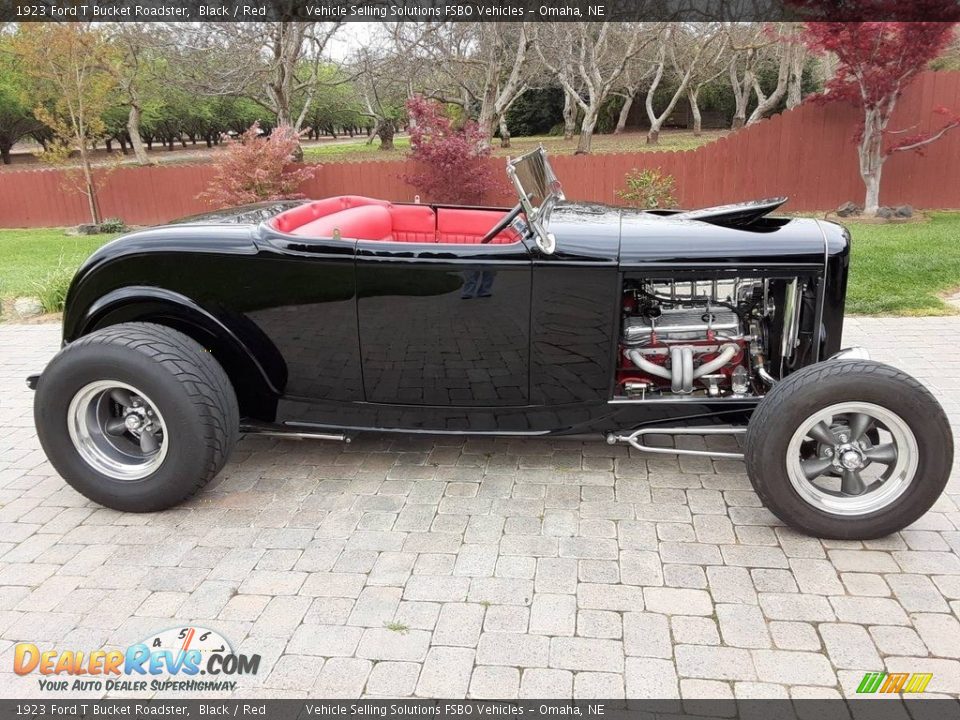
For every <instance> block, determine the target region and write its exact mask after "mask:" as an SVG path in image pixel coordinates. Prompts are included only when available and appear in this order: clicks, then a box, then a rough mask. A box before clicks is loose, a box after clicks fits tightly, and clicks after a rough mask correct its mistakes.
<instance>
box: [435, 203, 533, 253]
mask: <svg viewBox="0 0 960 720" xmlns="http://www.w3.org/2000/svg"><path fill="white" fill-rule="evenodd" d="M501 219H503V213H502V212H500V211H499V210H462V209H460V208H440V209H439V210H437V242H440V243H452V244H456V245H472V244H474V243H479V242H480V241H481V240H482V239H483V238H484V236H485V235H486V234H487V233H488V232H489V231H490V228H492V227H493V226H494V225H496V224H497V223H498V222H499V221H500V220H501ZM516 241H517V234H516V232H514V230H513V228H507V229H506V230H504V231H503V232H501V233H500V234H499V235H497V236H496V237H495V238H494V239H493V240H491V241H490V242H491V243H496V244H497V245H502V244H505V243H512V242H516Z"/></svg>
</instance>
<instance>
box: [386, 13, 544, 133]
mask: <svg viewBox="0 0 960 720" xmlns="http://www.w3.org/2000/svg"><path fill="white" fill-rule="evenodd" d="M392 34H393V38H394V42H395V45H396V49H397V51H398V52H397V54H398V55H401V56H403V57H406V58H410V57H418V56H419V57H421V58H426V59H428V60H429V61H430V65H431V67H432V72H430V71H428V72H426V73H424V74H423V75H422V76H420V77H418V78H417V84H418V85H419V86H420V88H421V92H422V94H423V95H424V96H425V97H431V98H434V99H438V100H442V101H444V102H455V103H457V104H459V105H462V106H463V107H464V109H465V110H466V112H467V113H468V114H471V113H472V111H473V110H476V112H477V118H478V119H477V124H478V125H479V127H480V131H481V133H482V134H483V137H484V138H485V142H488V143H489V142H490V140H491V139H492V138H493V134H494V132H495V131H496V130H497V127H498V126H499V125H500V121H501V118H502V117H503V116H504V115H505V114H506V112H507V109H508V108H509V107H510V105H511V104H512V103H513V102H514V100H516V99H517V98H518V97H519V96H520V95H521V94H523V92H524V91H525V90H526V89H527V88H528V87H529V81H530V76H531V70H532V66H533V63H532V62H531V56H530V55H531V54H530V45H531V43H532V38H531V36H530V24H529V23H525V22H521V23H510V22H474V23H463V22H441V23H397V24H396V26H395V27H394V29H393V31H392ZM441 79H442V81H441V82H438V80H441Z"/></svg>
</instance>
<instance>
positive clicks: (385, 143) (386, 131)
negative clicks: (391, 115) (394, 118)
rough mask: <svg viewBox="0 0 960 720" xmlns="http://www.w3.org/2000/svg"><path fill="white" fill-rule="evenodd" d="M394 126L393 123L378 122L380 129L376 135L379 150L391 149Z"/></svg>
mask: <svg viewBox="0 0 960 720" xmlns="http://www.w3.org/2000/svg"><path fill="white" fill-rule="evenodd" d="M394 132H395V128H394V127H393V123H389V122H385V123H381V124H380V129H379V130H378V131H377V137H379V138H380V149H381V150H393V134H394Z"/></svg>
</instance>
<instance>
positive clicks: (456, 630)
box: [431, 603, 484, 648]
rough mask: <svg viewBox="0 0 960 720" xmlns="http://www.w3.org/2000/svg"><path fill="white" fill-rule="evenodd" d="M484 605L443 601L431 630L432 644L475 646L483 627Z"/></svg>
mask: <svg viewBox="0 0 960 720" xmlns="http://www.w3.org/2000/svg"><path fill="white" fill-rule="evenodd" d="M483 615H484V607H483V606H482V605H477V604H473V603H444V605H443V606H442V607H441V609H440V617H439V619H438V620H437V626H436V628H434V631H433V639H432V640H431V643H432V644H433V645H457V646H461V647H471V648H472V647H476V646H477V641H478V640H479V639H480V631H481V630H482V628H483Z"/></svg>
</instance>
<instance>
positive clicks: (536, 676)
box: [520, 668, 583, 698]
mask: <svg viewBox="0 0 960 720" xmlns="http://www.w3.org/2000/svg"><path fill="white" fill-rule="evenodd" d="M579 674H581V675H582V674H583V673H579ZM573 677H574V676H573V673H572V672H570V671H569V670H551V669H546V668H529V669H527V670H524V671H523V677H522V679H521V680H520V697H521V698H569V697H572V695H573Z"/></svg>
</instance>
